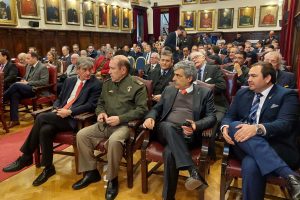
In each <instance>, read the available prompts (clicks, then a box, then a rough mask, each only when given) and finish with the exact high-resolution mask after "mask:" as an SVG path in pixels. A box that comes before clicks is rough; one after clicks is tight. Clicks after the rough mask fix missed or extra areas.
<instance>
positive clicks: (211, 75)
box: [203, 64, 228, 112]
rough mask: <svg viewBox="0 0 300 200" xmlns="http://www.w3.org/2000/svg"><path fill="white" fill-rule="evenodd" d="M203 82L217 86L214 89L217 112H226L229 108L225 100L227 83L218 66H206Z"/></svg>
mask: <svg viewBox="0 0 300 200" xmlns="http://www.w3.org/2000/svg"><path fill="white" fill-rule="evenodd" d="M203 82H205V83H208V84H215V88H214V101H215V106H216V108H217V110H220V111H221V109H222V111H224V112H225V111H226V108H227V107H228V103H227V101H226V98H225V93H226V82H225V79H224V76H223V73H222V71H221V69H220V68H219V67H218V66H216V65H208V64H206V66H205V70H204V74H203Z"/></svg>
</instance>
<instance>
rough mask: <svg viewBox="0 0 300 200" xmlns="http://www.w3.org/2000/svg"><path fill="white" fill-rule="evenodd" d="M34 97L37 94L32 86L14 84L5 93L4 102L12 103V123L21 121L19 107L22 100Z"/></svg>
mask: <svg viewBox="0 0 300 200" xmlns="http://www.w3.org/2000/svg"><path fill="white" fill-rule="evenodd" d="M34 96H35V93H34V92H33V91H32V86H30V85H26V84H22V83H14V84H13V85H11V86H10V87H9V88H8V90H6V91H5V93H4V95H3V98H4V101H7V100H9V101H10V119H11V121H19V113H18V107H19V102H20V100H21V99H26V98H31V97H34Z"/></svg>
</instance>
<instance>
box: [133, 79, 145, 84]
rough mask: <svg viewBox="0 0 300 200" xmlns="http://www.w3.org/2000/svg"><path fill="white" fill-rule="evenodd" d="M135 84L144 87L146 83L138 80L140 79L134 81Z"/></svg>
mask: <svg viewBox="0 0 300 200" xmlns="http://www.w3.org/2000/svg"><path fill="white" fill-rule="evenodd" d="M134 82H136V83H137V84H139V85H144V83H143V82H142V81H140V80H138V79H134Z"/></svg>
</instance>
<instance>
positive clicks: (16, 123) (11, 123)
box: [8, 121, 20, 128]
mask: <svg viewBox="0 0 300 200" xmlns="http://www.w3.org/2000/svg"><path fill="white" fill-rule="evenodd" d="M18 125H20V122H19V121H10V122H9V123H8V128H12V127H14V126H18Z"/></svg>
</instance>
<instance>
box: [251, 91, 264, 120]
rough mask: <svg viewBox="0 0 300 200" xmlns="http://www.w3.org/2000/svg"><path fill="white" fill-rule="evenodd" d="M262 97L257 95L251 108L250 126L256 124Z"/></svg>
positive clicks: (259, 94)
mask: <svg viewBox="0 0 300 200" xmlns="http://www.w3.org/2000/svg"><path fill="white" fill-rule="evenodd" d="M262 96H263V95H262V94H261V93H257V94H256V97H255V100H254V102H253V104H252V106H251V109H250V113H249V116H248V123H249V124H256V113H257V110H258V106H259V103H260V98H261V97H262Z"/></svg>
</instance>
